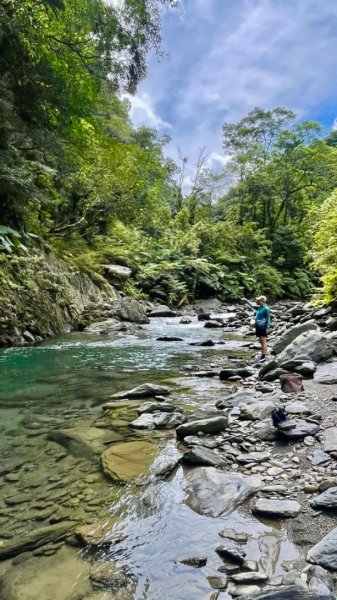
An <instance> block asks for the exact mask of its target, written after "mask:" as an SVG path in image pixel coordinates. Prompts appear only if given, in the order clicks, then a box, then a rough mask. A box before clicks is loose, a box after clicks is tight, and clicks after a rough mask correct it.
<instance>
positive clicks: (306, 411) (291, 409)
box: [284, 401, 312, 415]
mask: <svg viewBox="0 0 337 600" xmlns="http://www.w3.org/2000/svg"><path fill="white" fill-rule="evenodd" d="M284 409H285V411H286V413H287V414H288V415H310V414H311V413H312V411H311V410H310V408H308V406H307V405H306V404H304V402H299V401H298V402H289V403H288V404H286V405H285V406H284Z"/></svg>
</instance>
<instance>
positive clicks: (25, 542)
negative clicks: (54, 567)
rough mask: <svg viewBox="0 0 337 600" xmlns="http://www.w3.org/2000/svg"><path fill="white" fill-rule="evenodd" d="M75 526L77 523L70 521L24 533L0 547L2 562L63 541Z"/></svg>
mask: <svg viewBox="0 0 337 600" xmlns="http://www.w3.org/2000/svg"><path fill="white" fill-rule="evenodd" d="M75 526H76V523H73V522H70V521H67V522H66V523H56V524H54V525H49V526H47V527H41V528H40V529H34V530H33V531H29V532H27V533H24V534H23V535H21V536H19V537H17V538H13V539H11V540H9V541H7V540H6V541H5V542H4V543H3V544H2V545H1V546H0V560H5V559H6V558H11V557H12V556H17V555H18V554H21V553H22V552H27V551H29V550H35V549H36V548H40V547H41V546H45V544H49V543H50V542H56V541H57V540H62V539H64V538H65V537H66V536H67V535H70V534H71V532H72V530H74V529H75Z"/></svg>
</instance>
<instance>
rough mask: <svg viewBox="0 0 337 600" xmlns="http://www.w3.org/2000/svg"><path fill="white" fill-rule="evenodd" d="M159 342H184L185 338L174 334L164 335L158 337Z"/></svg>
mask: <svg viewBox="0 0 337 600" xmlns="http://www.w3.org/2000/svg"><path fill="white" fill-rule="evenodd" d="M157 341H158V342H183V341H184V340H183V338H181V337H176V336H174V335H162V336H161V337H158V338H157Z"/></svg>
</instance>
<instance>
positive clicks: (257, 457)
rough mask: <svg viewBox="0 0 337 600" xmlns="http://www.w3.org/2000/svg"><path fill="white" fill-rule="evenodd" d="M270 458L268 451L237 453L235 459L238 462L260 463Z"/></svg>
mask: <svg viewBox="0 0 337 600" xmlns="http://www.w3.org/2000/svg"><path fill="white" fill-rule="evenodd" d="M269 459H270V452H249V453H248V454H239V455H238V456H237V457H236V460H237V461H238V462H239V463H243V464H245V463H261V462H265V461H267V460H269Z"/></svg>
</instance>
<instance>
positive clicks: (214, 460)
mask: <svg viewBox="0 0 337 600" xmlns="http://www.w3.org/2000/svg"><path fill="white" fill-rule="evenodd" d="M181 460H182V462H183V463H184V464H186V465H205V466H210V467H220V466H224V465H225V464H226V463H225V460H224V458H223V457H222V456H220V455H219V454H217V453H216V452H213V450H210V449H209V448H203V447H200V446H195V447H194V448H192V449H191V450H189V451H188V452H185V454H184V455H183V456H182V459H181Z"/></svg>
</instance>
